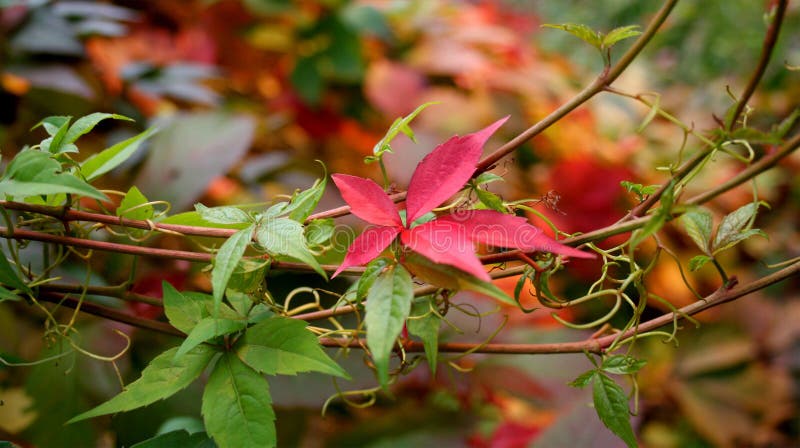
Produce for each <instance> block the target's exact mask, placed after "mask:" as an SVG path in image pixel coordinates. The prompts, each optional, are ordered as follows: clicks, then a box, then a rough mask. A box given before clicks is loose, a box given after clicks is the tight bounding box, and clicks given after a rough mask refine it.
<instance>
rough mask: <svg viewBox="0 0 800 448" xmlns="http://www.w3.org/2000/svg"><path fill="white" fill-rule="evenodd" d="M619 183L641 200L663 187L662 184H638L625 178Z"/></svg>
mask: <svg viewBox="0 0 800 448" xmlns="http://www.w3.org/2000/svg"><path fill="white" fill-rule="evenodd" d="M619 184H620V185H622V187H623V188H625V189H626V190H628V192H630V193H633V194H635V195H636V196H637V197H638V198H639V200H640V201H641V200H642V199H644V197H645V196H649V195H651V194H653V193H655V192H656V191H658V189H659V188H660V187H661V185H648V186H644V185H642V184H636V183H633V182H631V181H628V180H623V181H622V182H620V183H619Z"/></svg>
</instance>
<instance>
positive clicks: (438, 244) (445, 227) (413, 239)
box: [400, 219, 491, 282]
mask: <svg viewBox="0 0 800 448" xmlns="http://www.w3.org/2000/svg"><path fill="white" fill-rule="evenodd" d="M462 229H463V228H462V227H461V226H460V225H459V224H458V223H456V222H453V221H446V220H443V219H435V220H433V221H430V222H426V223H425V224H422V225H419V226H417V227H414V228H413V229H411V230H406V231H403V233H402V235H401V236H400V238H401V240H402V241H403V244H404V245H405V246H406V247H408V248H409V249H411V250H413V251H415V252H418V253H420V254H422V255H424V256H425V257H426V258H428V259H430V260H432V261H435V262H437V263H444V264H448V265H450V266H454V267H456V268H458V269H461V270H462V271H464V272H468V273H470V274H472V275H474V276H475V277H477V278H479V279H481V280H484V281H487V282H488V281H490V280H491V277H489V274H488V273H487V272H486V269H484V267H483V264H482V263H481V261H480V260H479V259H478V257H477V256H476V255H475V248H474V246H473V244H472V241H471V240H469V239H468V238H467V237H466V235H465V234H464V232H463V230H462Z"/></svg>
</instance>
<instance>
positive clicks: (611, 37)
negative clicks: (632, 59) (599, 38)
mask: <svg viewBox="0 0 800 448" xmlns="http://www.w3.org/2000/svg"><path fill="white" fill-rule="evenodd" d="M637 28H639V25H628V26H621V27H619V28H614V29H613V30H611V31H609V32H608V34H606V35H605V36H603V43H602V45H603V48H610V47H612V46H613V45H614V44H616V43H617V42H619V41H621V40H624V39H629V38H631V37H636V36H638V35H640V34H642V32H641V31H639V30H637Z"/></svg>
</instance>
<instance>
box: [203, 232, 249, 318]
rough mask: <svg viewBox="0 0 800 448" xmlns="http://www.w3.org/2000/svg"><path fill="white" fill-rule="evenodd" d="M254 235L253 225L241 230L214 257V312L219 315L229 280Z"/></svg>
mask: <svg viewBox="0 0 800 448" xmlns="http://www.w3.org/2000/svg"><path fill="white" fill-rule="evenodd" d="M252 236H253V226H250V227H248V228H246V229H243V230H240V231H238V232H236V233H234V234H233V235H231V236H230V238H228V239H227V240H226V241H225V243H223V244H222V246H220V248H219V251H217V255H216V256H215V257H214V268H213V269H212V270H211V287H212V289H213V292H214V313H213V315H215V316H216V315H217V310H219V304H220V303H222V296H223V295H225V288H227V287H228V280H230V278H231V274H233V270H234V269H236V265H237V264H239V260H241V259H242V256H244V252H245V250H246V249H247V245H248V244H250V240H251V238H252Z"/></svg>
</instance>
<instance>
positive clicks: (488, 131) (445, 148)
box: [406, 117, 508, 223]
mask: <svg viewBox="0 0 800 448" xmlns="http://www.w3.org/2000/svg"><path fill="white" fill-rule="evenodd" d="M507 119H508V117H505V118H502V119H500V120H498V121H496V122H494V123H493V124H491V125H489V126H488V127H486V128H484V129H482V130H480V131H478V132H475V133H473V134H469V135H465V136H464V137H458V136H455V137H452V138H451V139H450V140H447V141H446V142H444V143H442V144H441V145H439V146H437V147H436V148H435V149H434V150H433V151H432V152H431V153H430V154H428V155H427V156H425V158H424V159H422V161H421V162H420V163H419V165H417V169H416V170H415V171H414V174H413V175H412V176H411V182H410V183H409V185H408V196H407V197H406V213H407V220H406V222H409V223H411V222H414V220H415V219H417V218H419V217H420V216H422V215H424V214H425V213H427V212H429V211H431V210H433V208H434V207H436V206H438V205H440V204H441V203H442V202H444V201H445V200H446V199H447V198H449V197H450V196H452V195H453V194H455V193H456V192H457V191H458V190H460V189H461V188H462V187H463V186H464V184H465V183H466V182H467V180H469V178H470V177H471V176H472V173H474V172H475V166H476V165H477V164H478V160H479V159H480V157H481V153H482V152H483V145H484V144H485V143H486V140H488V139H489V137H490V136H491V135H492V134H494V132H495V131H496V130H497V128H499V127H500V126H501V125H502V124H503V123H505V121H506V120H507Z"/></svg>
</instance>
